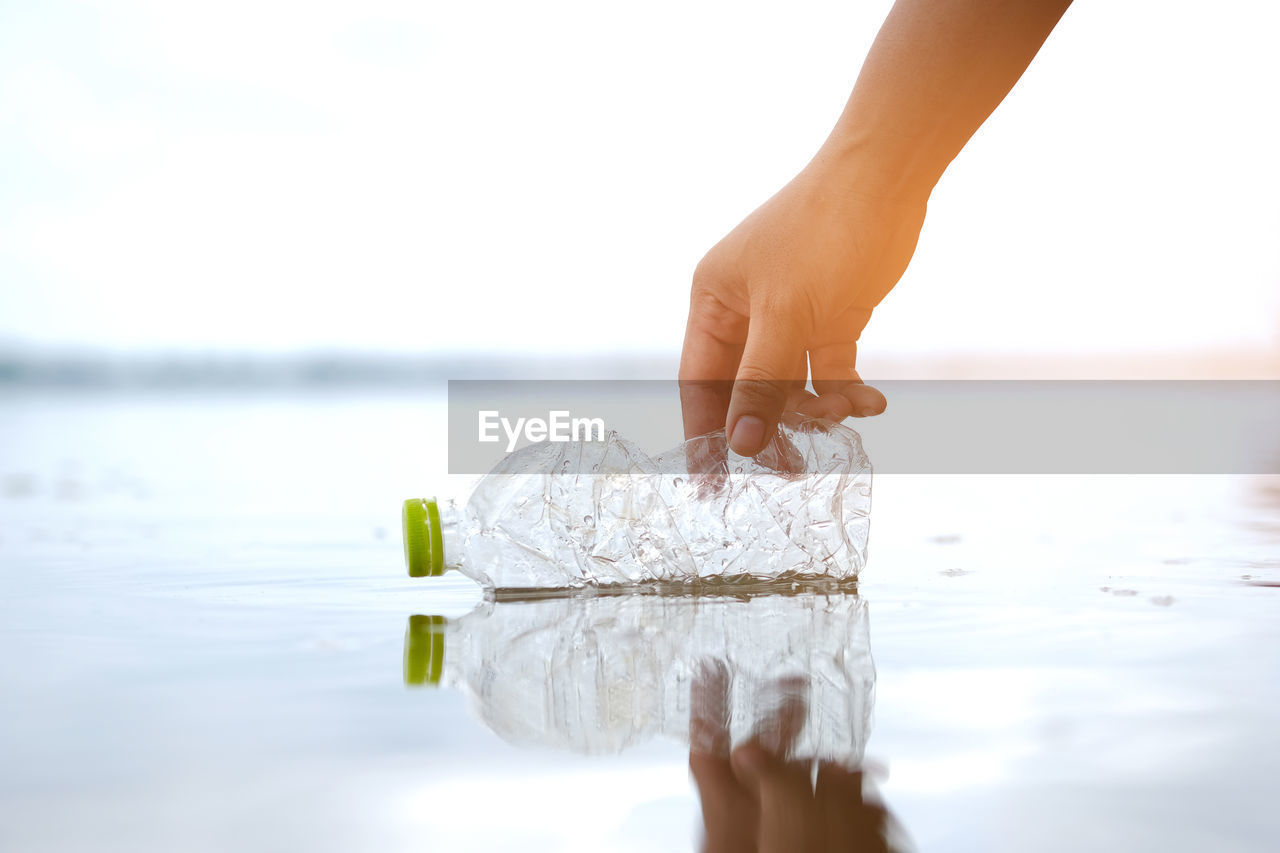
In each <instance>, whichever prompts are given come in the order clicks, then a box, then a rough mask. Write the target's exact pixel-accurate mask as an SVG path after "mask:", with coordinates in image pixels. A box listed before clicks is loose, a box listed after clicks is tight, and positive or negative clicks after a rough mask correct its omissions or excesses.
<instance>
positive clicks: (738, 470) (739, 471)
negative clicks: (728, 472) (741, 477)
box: [733, 465, 742, 474]
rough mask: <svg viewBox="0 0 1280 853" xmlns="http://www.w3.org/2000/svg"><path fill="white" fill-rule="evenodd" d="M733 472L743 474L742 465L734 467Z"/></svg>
mask: <svg viewBox="0 0 1280 853" xmlns="http://www.w3.org/2000/svg"><path fill="white" fill-rule="evenodd" d="M733 473H735V474H741V473H742V466H741V465H739V466H738V467H737V468H734V469H733Z"/></svg>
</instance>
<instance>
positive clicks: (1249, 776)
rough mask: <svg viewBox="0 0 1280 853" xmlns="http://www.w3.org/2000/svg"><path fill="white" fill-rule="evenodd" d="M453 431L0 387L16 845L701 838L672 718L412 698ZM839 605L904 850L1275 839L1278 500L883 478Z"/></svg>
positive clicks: (291, 407) (430, 423)
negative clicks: (415, 560)
mask: <svg viewBox="0 0 1280 853" xmlns="http://www.w3.org/2000/svg"><path fill="white" fill-rule="evenodd" d="M443 432H444V430H443V417H442V403H441V402H440V401H439V400H438V399H432V398H424V397H417V396H414V395H411V394H408V393H405V394H358V393H337V392H330V393H319V392H317V393H315V394H309V395H308V394H292V395H284V396H281V395H280V394H279V393H276V392H272V393H267V392H263V393H262V394H261V395H259V396H244V395H232V394H230V393H227V394H221V395H220V394H215V393H210V394H204V395H190V396H181V395H179V396H174V395H166V396H161V395H159V394H158V392H146V393H144V392H138V393H136V394H124V393H111V394H108V393H105V392H104V393H102V394H79V395H76V394H48V393H39V392H35V391H30V392H22V393H16V392H15V393H11V394H8V395H6V396H5V397H4V398H2V399H0V572H3V582H4V589H5V594H4V596H3V598H0V682H2V683H3V684H4V689H3V691H2V692H0V720H3V724H2V725H0V847H2V848H3V849H6V850H23V851H52V850H117V849H119V850H175V849H180V850H195V851H199V850H225V849H228V848H237V849H248V850H295V849H301V848H303V847H306V848H310V849H313V850H356V849H360V850H364V849H381V850H418V849H429V848H436V849H476V850H488V849H492V850H509V849H517V846H518V849H522V850H532V851H537V850H549V851H551V850H555V851H560V850H566V851H567V850H584V851H586V850H590V851H598V850H670V849H691V848H695V847H696V846H697V844H698V843H699V839H700V838H701V833H702V831H703V830H702V829H701V825H702V812H701V809H700V807H699V800H698V798H697V795H696V791H695V788H694V785H693V783H692V781H691V779H690V772H689V767H690V755H689V752H690V745H689V743H688V738H687V737H684V736H682V735H683V730H682V729H680V728H679V727H676V728H675V729H674V730H672V731H665V732H664V731H655V732H654V733H653V735H652V736H650V737H646V738H642V739H638V741H637V742H636V743H634V744H629V745H626V748H625V749H623V750H622V751H621V752H620V753H616V754H613V753H609V752H607V751H606V752H605V754H599V751H597V752H596V753H594V754H583V752H582V751H581V750H576V751H575V750H574V749H572V748H569V747H571V746H572V744H569V746H566V743H565V741H564V738H560V739H559V740H558V741H557V740H556V739H554V738H549V739H547V740H546V741H545V742H543V743H541V744H539V743H537V742H536V741H537V739H536V738H526V741H532V742H526V743H525V744H524V745H520V746H517V745H513V744H512V743H510V742H508V740H504V739H503V737H501V736H500V735H499V733H497V732H495V731H494V730H493V729H492V728H491V727H489V726H486V725H485V724H484V723H483V719H484V717H483V714H482V713H480V709H477V708H476V705H475V696H474V695H469V694H467V693H466V692H464V691H462V690H458V689H454V688H452V687H449V686H447V685H446V686H442V687H439V688H434V689H432V688H420V687H413V686H406V684H405V678H404V675H405V673H404V662H405V661H404V651H405V648H404V641H405V632H406V631H405V629H406V624H407V623H408V620H409V618H410V617H411V616H414V615H440V616H444V617H446V618H450V619H453V620H457V619H458V617H462V616H463V615H464V614H467V613H469V612H472V611H473V609H474V608H475V607H476V606H477V605H478V604H479V603H480V602H479V596H478V593H477V591H476V590H475V589H474V588H472V587H471V586H470V585H469V584H468V583H467V582H465V581H462V580H457V579H453V578H449V577H446V578H442V579H435V580H432V579H423V580H419V581H412V582H411V581H410V580H409V579H408V578H407V577H405V575H404V570H403V565H402V557H401V553H400V542H399V538H398V537H399V533H398V530H397V527H396V525H397V524H398V515H397V513H398V503H399V500H400V499H401V498H403V497H407V496H410V495H417V494H423V493H432V492H434V493H436V494H438V495H440V496H441V497H447V496H455V495H457V496H460V495H461V494H462V493H463V491H464V489H465V487H466V482H465V481H464V480H462V479H460V478H450V477H447V476H445V475H444V471H443V464H444V458H445V457H444V453H443V448H442V447H441V442H442V441H443ZM869 450H870V451H871V453H872V458H873V461H874V448H869ZM857 595H858V597H859V600H860V604H859V606H860V607H863V608H865V613H866V619H867V635H866V637H865V638H861V639H859V640H857V641H856V644H858V645H861V644H865V645H868V646H869V648H858V649H857V650H856V651H858V653H859V654H861V653H863V652H869V654H870V656H872V657H874V691H873V692H871V693H869V694H868V698H870V699H871V700H872V701H873V706H874V714H873V716H874V725H873V726H872V727H870V729H869V740H867V742H866V744H865V765H864V767H863V769H864V770H865V772H866V777H867V785H868V792H869V793H868V796H869V797H870V796H871V794H870V787H871V786H872V783H873V782H874V787H875V789H876V790H877V791H878V796H879V797H880V798H882V800H883V802H884V804H885V805H886V807H887V808H888V810H889V812H890V813H891V814H892V815H893V816H894V818H895V820H896V821H897V823H898V824H900V826H901V827H902V828H903V830H904V831H905V833H906V834H907V835H908V836H910V838H911V839H912V841H913V843H914V845H915V846H917V847H918V848H920V849H923V850H983V851H992V850H994V851H1001V850H1008V851H1014V850H1019V851H1020V850H1048V851H1052V850H1064V851H1065V850H1077V849H1081V848H1084V849H1107V850H1140V849H1160V850H1204V849H1213V850H1228V851H1230V850H1268V849H1272V847H1273V846H1274V844H1273V839H1274V838H1275V835H1276V832H1277V830H1278V829H1280V818H1277V817H1275V811H1274V807H1273V804H1274V802H1275V801H1276V799H1277V796H1278V795H1280V781H1277V778H1276V773H1275V769H1276V767H1277V759H1278V758H1280V732H1278V730H1277V726H1276V725H1275V718H1276V708H1277V707H1280V705H1278V700H1280V661H1278V660H1277V655H1276V652H1275V650H1276V649H1277V648H1278V647H1280V645H1278V641H1280V620H1277V619H1276V613H1277V609H1278V608H1280V492H1277V491H1276V490H1275V488H1274V484H1270V483H1268V482H1266V481H1263V480H1261V479H1260V478H1245V477H1208V476H1187V477H1177V476H1152V477H1137V476H1128V477H1121V476H1117V477H1078V478H1075V477H1030V476H1027V477H1017V476H1011V477H958V476H956V477H927V476H896V477H894V476H885V477H879V478H877V481H876V485H875V492H874V509H873V514H872V525H871V544H870V559H869V564H868V569H867V570H866V572H865V573H864V576H863V579H862V581H861V583H860V585H859V589H858V593H857ZM729 606H730V607H732V606H734V605H732V604H730V605H729ZM744 606H745V605H744ZM468 618H472V617H468ZM575 624H576V625H578V628H577V629H576V632H575V630H574V629H572V626H573V625H575ZM543 629H544V630H550V631H552V632H553V633H554V630H555V629H554V626H550V627H548V626H545V625H544V626H543ZM798 631H799V633H798V634H796V635H795V637H794V638H793V640H794V641H795V642H798V643H800V644H801V645H803V643H804V642H811V641H814V640H818V639H822V638H819V637H816V636H814V635H812V634H808V635H806V634H805V631H804V629H803V627H802V628H801V629H798ZM564 642H565V643H567V644H570V645H572V644H581V642H582V634H581V623H573V622H569V621H566V628H565V636H564ZM851 642H852V641H851ZM618 648H619V644H618V641H617V640H616V639H614V640H610V639H608V637H604V638H603V639H602V640H601V645H600V646H599V647H598V648H597V650H596V653H598V654H613V653H614V652H616V650H617V649H618ZM601 650H603V651H601ZM852 650H853V649H852V647H851V651H852ZM446 655H447V651H446ZM610 659H611V660H614V659H615V658H610ZM730 663H732V661H730ZM562 676H563V678H569V679H577V681H571V682H569V683H564V682H563V679H562V681H561V682H558V683H557V682H555V679H557V678H561V677H562ZM583 678H584V676H583V675H582V673H580V672H578V673H575V672H573V671H567V672H564V673H560V674H559V675H548V676H547V679H548V682H549V683H548V690H552V689H555V690H558V691H559V693H558V694H557V695H565V691H566V690H569V691H572V690H573V689H576V688H579V687H582V686H583V685H582V679H583ZM779 683H780V684H783V685H784V686H785V684H787V683H790V682H785V681H783V682H779ZM629 688H630V689H631V690H632V691H633V692H635V693H637V694H639V695H640V696H641V698H643V693H644V690H645V682H644V680H643V679H640V680H637V681H635V682H634V683H633V684H631V685H629ZM784 692H785V691H784ZM784 704H785V703H784ZM607 722H608V721H607V720H602V717H601V714H599V713H595V715H594V716H593V715H592V714H584V715H583V716H582V717H581V718H580V719H579V720H577V721H576V722H575V725H576V726H579V727H580V730H581V734H582V735H583V737H586V736H587V735H589V734H591V732H592V731H595V732H596V733H598V732H599V730H600V729H601V727H602V726H606V727H607V725H606V724H607ZM615 722H616V720H615ZM797 742H798V741H797ZM791 757H793V758H794V757H796V756H791ZM801 757H803V756H801Z"/></svg>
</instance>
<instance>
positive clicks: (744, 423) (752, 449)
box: [729, 415, 765, 456]
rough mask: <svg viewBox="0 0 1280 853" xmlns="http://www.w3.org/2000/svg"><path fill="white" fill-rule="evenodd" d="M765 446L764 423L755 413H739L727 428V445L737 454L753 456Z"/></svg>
mask: <svg viewBox="0 0 1280 853" xmlns="http://www.w3.org/2000/svg"><path fill="white" fill-rule="evenodd" d="M764 446H765V423H764V421H763V420H762V419H761V418H758V417H756V416H755V415H741V416H739V417H738V420H737V421H736V422H735V423H734V424H733V426H732V427H731V428H730V430H729V447H730V448H731V449H732V450H733V452H734V453H736V454H738V455H739V456H755V455H756V454H757V453H759V452H760V451H761V450H764Z"/></svg>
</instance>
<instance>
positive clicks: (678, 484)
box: [671, 477, 684, 489]
mask: <svg viewBox="0 0 1280 853" xmlns="http://www.w3.org/2000/svg"><path fill="white" fill-rule="evenodd" d="M671 485H673V486H675V487H676V488H677V489H678V488H680V487H681V486H683V485H684V480H681V479H680V478H679V477H676V478H675V479H674V480H672V481H671Z"/></svg>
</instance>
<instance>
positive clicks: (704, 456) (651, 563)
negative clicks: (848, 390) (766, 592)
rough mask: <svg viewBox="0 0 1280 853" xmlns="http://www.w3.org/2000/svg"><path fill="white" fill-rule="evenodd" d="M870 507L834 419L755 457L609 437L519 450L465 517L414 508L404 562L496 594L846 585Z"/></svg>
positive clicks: (859, 466) (786, 428)
mask: <svg viewBox="0 0 1280 853" xmlns="http://www.w3.org/2000/svg"><path fill="white" fill-rule="evenodd" d="M870 509H871V465H870V463H869V461H868V460H867V456H866V454H865V453H864V452H863V450H862V441H861V439H860V438H859V436H858V434H857V433H856V432H854V431H853V430H852V429H849V428H848V427H845V426H842V425H839V424H834V423H831V422H829V421H823V420H816V419H813V418H806V417H804V416H801V415H790V416H787V417H786V418H784V419H783V423H782V425H780V426H779V427H778V432H777V434H776V435H775V437H774V439H773V441H772V442H771V443H770V444H769V446H768V447H766V448H765V450H764V451H763V452H762V453H760V454H759V455H757V456H755V457H754V458H752V457H744V456H739V455H737V454H736V453H734V452H733V451H732V450H730V449H729V446H728V442H727V440H726V438H725V434H724V431H723V430H720V431H718V432H714V433H710V434H708V435H705V436H701V437H699V438H695V439H692V440H690V441H687V442H685V443H684V444H681V445H679V446H678V447H675V448H673V449H672V450H670V451H667V452H666V453H663V454H661V455H659V456H656V457H649V456H647V455H646V454H645V453H644V452H642V451H641V450H640V449H639V448H637V447H636V446H635V445H634V444H632V443H631V442H629V441H627V440H626V439H624V438H623V437H621V436H620V435H618V434H617V433H616V432H611V433H609V434H607V435H606V436H605V438H604V440H603V441H586V440H582V441H575V442H556V443H552V442H541V443H538V444H533V445H529V446H528V447H525V448H523V449H521V450H519V451H516V452H515V453H513V454H511V455H510V456H508V457H507V458H506V459H504V460H503V461H502V463H500V464H499V465H498V466H497V467H495V468H494V469H493V470H492V471H491V472H490V473H489V474H488V475H487V476H485V477H484V478H483V479H482V480H481V481H480V483H479V484H478V486H477V487H476V488H475V490H474V492H473V493H472V494H471V497H470V499H469V500H468V501H467V502H466V504H465V505H463V506H461V507H459V506H456V505H454V504H452V503H449V504H446V505H445V506H443V507H442V506H440V505H438V504H437V503H436V501H435V500H434V499H412V500H408V501H405V503H404V537H405V560H406V563H407V564H408V569H409V574H410V575H412V576H414V577H423V576H429V575H439V574H443V572H444V571H445V570H446V569H456V570H458V571H460V572H461V573H462V574H464V575H466V576H467V577H470V578H472V579H473V580H475V581H477V582H479V583H481V584H482V585H484V586H485V587H486V588H488V589H490V590H499V591H501V590H529V589H548V590H556V589H566V588H580V587H586V586H596V585H599V586H611V585H617V586H635V585H644V584H646V583H654V582H658V583H663V582H668V583H669V582H675V583H684V584H688V583H693V582H696V581H699V580H705V579H707V578H720V579H742V580H749V581H777V580H779V579H787V578H807V577H828V578H836V579H849V578H855V577H857V575H858V572H859V571H860V570H861V569H862V567H863V565H864V563H865V562H866V546H867V533H868V527H869V524H870Z"/></svg>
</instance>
